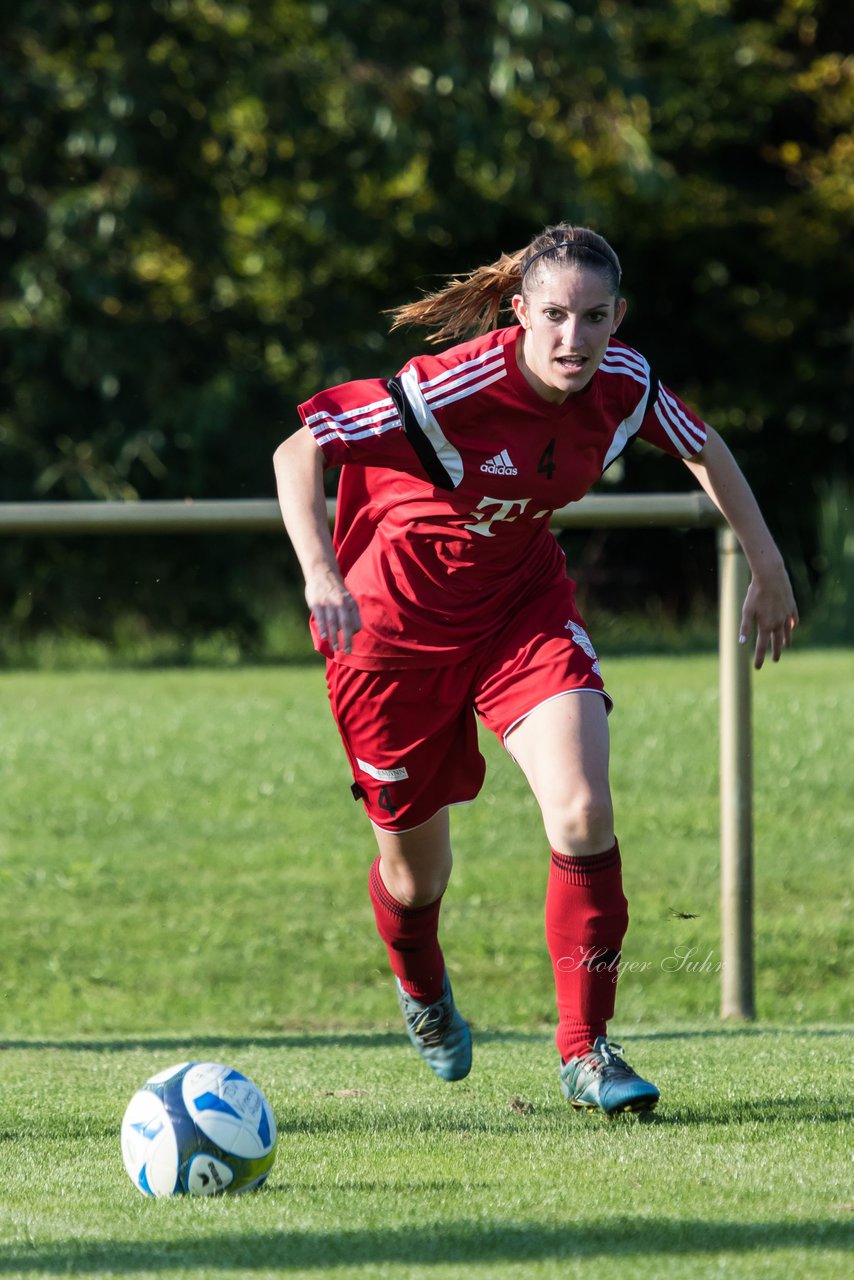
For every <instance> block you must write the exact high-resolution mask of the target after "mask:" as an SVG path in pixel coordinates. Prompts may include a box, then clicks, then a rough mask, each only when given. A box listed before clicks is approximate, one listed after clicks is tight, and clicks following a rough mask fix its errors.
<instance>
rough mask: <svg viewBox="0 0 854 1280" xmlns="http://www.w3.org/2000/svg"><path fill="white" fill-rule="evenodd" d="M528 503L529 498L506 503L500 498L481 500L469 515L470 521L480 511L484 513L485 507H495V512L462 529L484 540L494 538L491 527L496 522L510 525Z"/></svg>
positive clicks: (515, 499)
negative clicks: (503, 521)
mask: <svg viewBox="0 0 854 1280" xmlns="http://www.w3.org/2000/svg"><path fill="white" fill-rule="evenodd" d="M530 501H531V499H530V498H513V499H512V500H509V499H508V500H507V501H505V500H504V499H502V498H481V500H480V502H479V503H478V504H477V508H476V510H474V511H473V512H472V513H471V518H472V520H474V519H475V517H476V516H478V515H479V514H480V513H481V512H482V511H485V510H486V508H487V507H495V508H496V510H495V511H492V512H490V514H489V515H485V516H484V518H483V519H482V520H478V521H477V523H476V524H466V525H463V528H464V529H468V531H469V533H479V534H481V535H482V537H484V538H494V537H495V534H494V533H493V532H492V525H494V524H495V523H496V521H498V520H506V521H507V523H508V524H512V522H513V521H514V520H515V519H516V516H517V515H521V514H522V512H523V511H524V510H525V508H526V507H527V505H528V503H529V502H530ZM514 508H516V510H514Z"/></svg>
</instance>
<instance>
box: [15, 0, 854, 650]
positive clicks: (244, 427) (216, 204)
mask: <svg viewBox="0 0 854 1280" xmlns="http://www.w3.org/2000/svg"><path fill="white" fill-rule="evenodd" d="M0 36H1V37H2V76H0V171H2V184H0V261H2V273H0V340H2V360H0V502H2V501H6V502H21V501H33V500H39V501H45V500H57V501H68V500H74V499H86V500H92V499H124V500H128V501H131V500H137V499H152V498H185V497H193V498H197V499H198V498H213V497H223V498H243V497H272V496H273V495H274V484H273V474H272V464H271V456H272V453H273V451H274V449H275V447H276V445H277V444H278V443H279V441H280V440H281V439H282V438H284V437H285V436H286V435H288V434H290V432H291V431H293V430H294V429H295V428H296V426H297V425H298V423H297V417H296V413H295V406H296V405H297V403H298V402H299V401H300V400H302V399H304V398H306V397H308V396H309V395H311V394H312V393H313V392H314V391H316V390H318V389H319V388H320V387H322V386H325V385H329V384H332V383H337V382H341V381H344V380H346V379H348V378H355V377H359V376H364V375H372V376H388V375H390V374H391V373H393V372H395V371H396V370H397V369H398V368H399V367H400V365H402V364H403V362H404V361H405V360H406V359H407V357H408V356H410V355H412V354H414V353H415V352H417V351H418V350H420V349H422V348H423V345H424V337H423V335H422V334H421V333H420V332H418V331H410V332H408V333H404V334H395V335H394V337H389V335H388V331H387V330H388V325H387V318H386V317H385V316H384V315H383V314H382V313H383V311H384V310H385V309H386V308H388V307H391V306H393V305H395V304H396V303H399V302H402V301H405V300H408V299H411V298H412V297H414V296H415V295H416V294H417V293H418V291H419V290H423V289H429V288H433V287H435V286H436V284H437V283H438V282H439V280H440V279H441V277H442V276H443V275H445V274H448V273H454V272H460V271H467V270H470V269H471V268H473V267H475V266H477V265H479V264H481V263H483V262H487V261H491V260H493V259H494V258H495V257H497V256H498V254H499V253H500V252H501V251H502V250H508V251H510V250H514V249H517V248H519V247H521V246H522V245H523V244H525V243H527V241H528V240H529V239H530V237H531V236H532V235H533V234H535V233H536V232H537V231H538V230H539V229H540V228H541V227H542V226H543V225H545V224H547V223H550V222H555V221H558V220H560V219H567V220H570V221H574V222H580V223H585V224H588V225H591V226H593V227H595V228H596V229H598V230H599V231H601V232H602V233H603V234H604V235H606V236H607V237H608V239H609V240H610V241H611V242H612V243H613V245H614V246H615V248H616V249H617V251H618V253H619V254H620V256H621V259H622V262H623V267H624V288H625V293H626V296H627V298H628V302H629V315H628V318H627V321H626V323H625V325H624V328H623V330H622V332H621V337H622V338H624V339H625V340H626V341H627V342H629V343H630V344H631V345H633V346H636V347H638V348H639V349H640V350H641V351H643V352H644V354H645V355H646V356H647V357H648V358H649V359H650V361H651V363H652V364H653V365H654V366H655V368H656V370H657V371H658V372H659V374H660V376H661V377H662V379H663V380H664V381H665V382H667V383H668V384H669V385H670V386H672V387H673V388H674V389H675V390H677V391H678V392H679V394H681V395H682V396H683V398H685V399H686V400H688V401H689V402H690V403H691V404H692V405H693V406H694V407H696V408H697V409H698V410H699V411H700V412H701V413H702V414H703V415H704V416H705V417H706V418H708V420H709V421H710V422H712V423H713V424H714V425H715V426H716V427H717V428H718V429H719V430H721V432H722V433H723V434H724V436H725V438H726V439H727V441H728V443H729V444H730V446H731V448H732V449H733V450H734V452H735V454H736V456H737V457H738V459H739V461H740V463H741V464H742V466H743V467H744V468H745V470H746V472H747V474H748V477H749V479H750V481H751V483H752V485H753V487H754V489H755V490H756V492H757V495H758V496H759V499H760V502H761V503H762V505H763V508H764V510H765V513H766V515H767V518H768V520H769V523H770V525H771V527H772V530H773V532H774V534H775V536H776V537H777V539H778V541H779V543H780V545H781V547H782V549H783V550H784V553H785V555H786V557H787V560H788V563H789V567H790V570H791V573H792V576H793V579H794V583H795V587H796V591H797V593H798V597H799V602H800V605H801V609H802V612H803V615H804V617H805V620H806V632H807V635H808V636H810V637H812V638H813V639H815V640H818V641H820V642H822V643H833V642H838V641H842V640H844V639H846V638H847V639H848V640H849V641H850V639H851V638H852V636H854V606H852V599H853V598H854V591H852V586H854V535H852V532H851V515H850V512H851V501H850V499H851V482H850V471H849V461H850V458H851V447H852V437H851V421H852V412H851V410H852V398H854V397H852V377H851V373H852V357H851V350H852V337H854V322H853V321H852V297H854V270H852V266H854V237H852V235H851V225H852V212H854V131H852V130H853V129H854V55H852V41H851V37H852V24H851V11H850V7H849V6H847V5H845V4H842V3H839V2H838V0H837V2H836V3H830V2H824V3H823V2H822V0H752V2H745V3H736V2H735V0H661V2H659V3H637V4H623V3H617V2H616V0H601V2H600V3H591V2H589V0H579V2H578V3H573V4H571V5H570V4H565V3H559V2H558V0H530V2H523V0H491V2H489V3H487V2H486V0H433V3H432V4H429V5H427V4H409V3H401V2H400V0H397V2H387V0H346V2H345V0H330V2H329V3H308V2H307V0H253V2H252V3H249V2H248V0H247V2H240V0H235V2H233V3H232V2H229V0H222V2H221V3H217V2H216V0H151V2H149V3H140V2H138V0H124V2H123V3H121V2H118V3H117V2H115V0H54V2H53V3H51V4H50V5H45V4H43V3H37V2H36V0H19V2H18V3H14V4H10V5H7V6H5V7H4V15H3V17H2V18H0ZM602 487H603V489H606V490H607V491H609V492H619V491H621V490H622V491H626V492H634V491H638V490H659V491H661V490H672V489H686V488H690V487H691V484H690V478H689V476H688V474H687V472H686V471H685V470H684V468H682V467H681V466H679V465H676V464H674V463H672V462H670V461H668V460H666V459H664V458H662V457H661V456H660V455H658V456H656V455H655V454H654V453H652V452H651V451H644V450H643V448H641V447H639V448H638V449H636V450H633V451H630V453H629V454H628V456H627V457H626V459H625V463H624V465H623V466H622V468H621V469H620V470H618V469H617V468H616V467H615V468H613V469H612V471H611V472H609V473H608V477H607V481H603V485H602ZM564 540H565V542H566V548H567V554H568V557H569V562H570V566H571V568H572V569H573V570H574V571H577V573H578V574H579V575H580V577H581V578H582V580H583V583H584V593H583V595H582V597H581V602H582V607H583V609H584V610H585V612H586V613H587V615H588V618H589V619H590V620H591V621H594V622H595V624H596V626H597V630H596V636H597V639H598V641H599V643H600V645H601V647H602V648H608V647H609V645H610V646H611V647H613V648H619V647H620V646H621V645H626V646H631V647H633V648H635V649H637V648H643V647H644V646H645V645H648V646H649V647H655V646H656V645H658V644H661V643H663V642H665V641H666V642H668V643H672V642H674V639H676V640H677V642H678V643H680V644H683V645H692V644H696V645H702V644H704V643H706V642H707V641H708V642H713V641H712V637H713V634H714V613H715V592H716V582H715V549H714V538H713V537H712V536H711V535H710V534H709V533H708V532H696V531H695V532H690V531H681V532H680V531H663V530H649V531H641V532H637V531H631V532H625V531H607V530H602V531H596V532H594V533H591V534H579V533H573V534H566V535H564ZM307 651H308V641H307V638H306V632H305V625H304V608H303V606H302V601H301V590H300V587H299V583H298V581H297V576H296V571H295V564H294V561H293V558H292V556H291V553H290V550H289V547H288V545H287V542H286V539H285V537H284V535H282V537H281V538H275V537H271V536H268V537H249V536H233V537H231V536H230V537H222V536H207V537H199V536H193V537H175V536H173V537H134V538H127V539H112V540H111V539H106V538H62V539H59V538H52V539H47V538H21V539H14V540H13V539H9V538H3V539H2V540H0V662H2V663H5V664H6V665H10V664H25V665H26V664H36V665H38V664H40V663H48V662H50V661H61V660H63V655H65V656H68V655H72V656H74V655H76V656H77V657H78V658H90V659H92V660H93V661H96V660H105V661H106V660H110V661H112V660H116V659H117V660H124V659H129V660H139V659H142V660H149V661H170V662H171V661H192V660H199V659H200V658H209V659H212V660H217V661H219V660H228V661H231V660H241V659H246V658H249V659H255V660H263V659H267V658H269V659H276V660H282V659H287V658H289V657H299V656H303V655H304V654H305V653H306V652H307ZM99 655H100V658H99Z"/></svg>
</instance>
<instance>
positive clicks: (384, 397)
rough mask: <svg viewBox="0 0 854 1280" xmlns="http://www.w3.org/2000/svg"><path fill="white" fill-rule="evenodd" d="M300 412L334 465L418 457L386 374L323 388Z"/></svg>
mask: <svg viewBox="0 0 854 1280" xmlns="http://www.w3.org/2000/svg"><path fill="white" fill-rule="evenodd" d="M299 415H300V418H301V419H302V421H303V423H304V425H305V426H306V427H308V429H309V431H310V432H311V434H312V436H313V437H314V440H315V443H316V444H317V447H318V448H319V449H320V450H321V451H322V453H323V456H324V458H325V460H326V463H327V465H328V466H332V467H339V466H342V465H343V464H344V463H345V462H347V463H356V464H357V465H358V464H360V465H362V466H375V467H388V466H392V467H400V466H401V465H405V464H406V463H407V462H408V463H409V465H410V466H411V465H412V464H413V462H414V461H415V460H414V458H413V455H412V450H411V448H410V446H409V445H408V443H407V441H406V437H405V436H404V434H403V429H402V426H401V421H400V415H399V413H398V410H397V406H396V404H395V402H394V400H393V399H392V397H391V395H390V394H389V389H388V383H387V382H385V381H383V380H382V379H380V378H370V379H362V380H361V381H358V382H344V383H341V385H340V386H337V387H330V388H329V389H328V390H326V391H320V392H318V394H317V395H315V396H312V397H311V399H310V400H306V401H305V403H304V404H301V405H299Z"/></svg>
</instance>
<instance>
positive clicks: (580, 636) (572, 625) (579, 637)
mask: <svg viewBox="0 0 854 1280" xmlns="http://www.w3.org/2000/svg"><path fill="white" fill-rule="evenodd" d="M564 631H571V632H572V638H573V640H574V641H575V643H576V644H577V645H578V647H579V649H581V650H583V652H584V653H586V654H587V656H588V658H592V659H593V670H594V671H595V672H596V673H597V675H600V674H601V671H600V668H599V659H598V657H597V656H596V650H595V649H594V648H593V641H592V640H591V639H590V637H589V635H588V634H587V632H586V631H585V630H584V628H583V627H582V626H579V624H578V623H577V622H573V620H572V618H570V620H569V622H568V623H567V624H566V626H565V627H564Z"/></svg>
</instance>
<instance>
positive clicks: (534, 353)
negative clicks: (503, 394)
mask: <svg viewBox="0 0 854 1280" xmlns="http://www.w3.org/2000/svg"><path fill="white" fill-rule="evenodd" d="M513 309H514V311H515V312H516V316H517V318H518V320H519V323H520V324H521V325H522V328H523V329H524V330H525V332H524V334H523V335H522V341H521V344H520V350H519V351H517V358H518V360H519V367H520V369H521V370H522V372H523V374H524V375H525V377H526V378H527V380H528V382H530V384H531V386H532V387H533V388H534V390H535V391H536V392H537V393H538V395H541V396H542V397H543V399H544V400H551V401H552V402H554V403H555V404H560V403H561V402H562V401H564V400H565V399H566V398H567V396H571V395H575V394H576V393H577V392H579V391H583V390H584V388H585V387H586V386H587V384H588V382H589V381H590V379H591V378H592V377H593V375H594V373H595V372H596V370H597V369H598V368H599V365H600V363H601V361H602V357H603V356H604V354H605V352H606V350H607V347H608V342H609V340H610V338H611V335H612V334H613V333H616V331H617V327H618V326H619V324H620V321H621V320H622V318H623V316H624V315H625V313H626V303H625V300H624V299H623V298H620V299H617V298H615V297H614V295H613V294H612V293H611V292H610V291H609V288H608V285H607V282H606V281H605V279H604V278H603V276H602V275H601V274H600V273H599V272H598V271H591V270H589V269H586V268H584V267H579V266H575V265H569V266H561V267H553V268H552V269H551V270H550V271H547V272H543V273H542V275H541V278H540V279H539V280H538V282H537V283H536V284H535V285H534V286H533V288H532V289H531V290H530V292H529V295H528V297H527V299H526V298H523V297H522V295H521V294H516V296H515V297H514V299H513Z"/></svg>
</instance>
